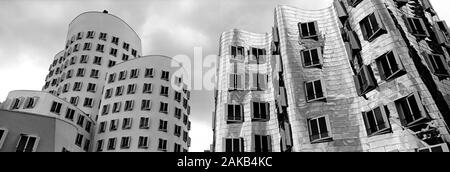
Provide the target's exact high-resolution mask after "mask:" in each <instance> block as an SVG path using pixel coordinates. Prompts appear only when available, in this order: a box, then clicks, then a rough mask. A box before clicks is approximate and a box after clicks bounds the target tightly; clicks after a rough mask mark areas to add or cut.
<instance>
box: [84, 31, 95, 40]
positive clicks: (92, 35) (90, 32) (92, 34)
mask: <svg viewBox="0 0 450 172" xmlns="http://www.w3.org/2000/svg"><path fill="white" fill-rule="evenodd" d="M94 36H95V32H94V31H88V33H87V36H86V38H88V39H93V38H94Z"/></svg>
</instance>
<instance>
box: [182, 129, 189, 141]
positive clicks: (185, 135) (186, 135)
mask: <svg viewBox="0 0 450 172" xmlns="http://www.w3.org/2000/svg"><path fill="white" fill-rule="evenodd" d="M188 140H189V136H188V132H186V131H183V141H184V142H187V141H188Z"/></svg>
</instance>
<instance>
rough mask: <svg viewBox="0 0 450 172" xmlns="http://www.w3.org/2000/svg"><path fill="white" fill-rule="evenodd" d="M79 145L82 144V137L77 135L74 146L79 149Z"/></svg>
mask: <svg viewBox="0 0 450 172" xmlns="http://www.w3.org/2000/svg"><path fill="white" fill-rule="evenodd" d="M81 144H83V135H82V134H77V137H76V139H75V145H77V146H78V147H81Z"/></svg>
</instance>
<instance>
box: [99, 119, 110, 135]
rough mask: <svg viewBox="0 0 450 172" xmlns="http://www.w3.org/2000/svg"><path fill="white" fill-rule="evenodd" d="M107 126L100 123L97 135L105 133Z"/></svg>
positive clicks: (104, 122) (104, 123)
mask: <svg viewBox="0 0 450 172" xmlns="http://www.w3.org/2000/svg"><path fill="white" fill-rule="evenodd" d="M107 125H108V124H107V123H106V121H103V122H100V126H99V127H98V133H104V132H105V131H106V126H107Z"/></svg>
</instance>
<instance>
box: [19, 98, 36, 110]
mask: <svg viewBox="0 0 450 172" xmlns="http://www.w3.org/2000/svg"><path fill="white" fill-rule="evenodd" d="M38 100H39V97H28V98H27V100H26V101H25V105H24V107H23V108H24V109H32V108H34V107H35V106H36V103H37V101H38Z"/></svg>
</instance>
